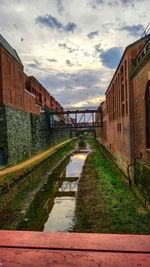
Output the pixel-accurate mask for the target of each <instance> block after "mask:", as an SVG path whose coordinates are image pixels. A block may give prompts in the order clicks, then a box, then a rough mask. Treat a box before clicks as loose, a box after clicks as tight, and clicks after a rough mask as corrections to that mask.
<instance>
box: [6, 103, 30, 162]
mask: <svg viewBox="0 0 150 267" xmlns="http://www.w3.org/2000/svg"><path fill="white" fill-rule="evenodd" d="M6 118H7V142H8V164H9V165H12V164H15V163H16V162H19V161H21V160H23V159H26V158H28V157H29V156H30V155H31V146H32V136H31V122H30V113H27V112H25V111H22V110H18V109H15V108H10V107H6Z"/></svg>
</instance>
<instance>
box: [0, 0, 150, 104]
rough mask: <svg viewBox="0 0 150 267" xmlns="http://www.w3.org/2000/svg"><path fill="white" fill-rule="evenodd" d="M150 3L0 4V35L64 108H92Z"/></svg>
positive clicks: (0, 0) (33, 0)
mask: <svg viewBox="0 0 150 267" xmlns="http://www.w3.org/2000/svg"><path fill="white" fill-rule="evenodd" d="M148 22H149V0H112V1H111V0H0V33H1V34H2V35H3V37H4V38H5V39H7V41H8V42H9V43H10V44H11V45H12V46H13V47H14V48H15V49H16V51H17V52H18V54H19V56H20V58H21V60H22V63H23V65H24V70H25V72H26V73H27V74H28V75H33V76H35V77H36V78H37V79H38V80H39V81H40V82H41V83H42V84H43V85H44V86H45V87H46V88H47V90H48V91H49V92H50V93H51V94H52V95H53V96H54V97H55V98H56V99H57V100H58V101H59V102H60V103H61V104H62V105H63V106H87V105H89V106H97V105H98V104H99V103H100V101H102V100H103V99H104V93H105V90H106V89H107V86H108V85H109V82H110V80H111V78H112V75H113V73H114V71H115V68H116V66H117V65H118V62H119V60H120V58H121V55H122V53H123V51H124V49H125V47H126V46H127V45H128V44H130V43H131V42H134V41H135V40H137V39H138V38H140V36H141V35H142V33H143V31H144V28H145V27H146V26H147V24H148Z"/></svg>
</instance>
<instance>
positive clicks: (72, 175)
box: [43, 153, 87, 232]
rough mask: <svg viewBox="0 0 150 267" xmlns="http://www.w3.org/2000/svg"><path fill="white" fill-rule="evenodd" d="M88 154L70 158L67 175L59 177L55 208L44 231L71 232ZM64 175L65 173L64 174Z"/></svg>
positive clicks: (77, 154) (78, 154)
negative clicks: (77, 193)
mask: <svg viewBox="0 0 150 267" xmlns="http://www.w3.org/2000/svg"><path fill="white" fill-rule="evenodd" d="M86 157H87V153H76V154H74V155H73V156H71V157H70V161H69V164H68V165H67V166H66V174H65V175H63V176H62V174H61V176H60V177H59V180H60V181H61V185H60V187H59V188H58V191H57V192H56V193H55V197H54V204H53V208H52V210H51V212H50V214H49V217H48V220H47V222H46V223H45V224H44V229H43V231H59V232H61V231H63V232H64V231H71V229H72V226H73V218H74V213H75V203H76V192H77V187H78V181H79V179H80V175H81V171H82V168H83V165H84V162H85V159H86ZM63 174H64V172H63Z"/></svg>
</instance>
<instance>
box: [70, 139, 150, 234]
mask: <svg viewBox="0 0 150 267" xmlns="http://www.w3.org/2000/svg"><path fill="white" fill-rule="evenodd" d="M88 142H89V143H90V145H91V147H92V150H93V153H92V154H90V155H89V157H88V159H87V160H86V163H85V166H84V168H83V173H82V177H81V180H80V182H79V189H78V197H77V206H76V219H75V227H74V230H75V231H78V232H98V233H100V232H101V233H134V234H135V233H136V234H150V214H149V213H148V211H147V210H145V208H144V207H143V206H142V204H141V203H140V201H139V200H138V199H137V197H136V196H135V195H134V193H133V191H132V190H131V189H130V188H129V187H128V186H127V184H126V183H125V182H124V180H123V179H122V178H121V176H122V174H121V173H120V171H119V170H118V169H117V167H116V166H115V165H114V164H113V162H112V161H111V160H110V159H109V158H108V157H107V156H106V155H105V154H104V152H103V149H102V148H101V147H100V145H99V144H98V143H97V142H96V140H94V139H89V140H88Z"/></svg>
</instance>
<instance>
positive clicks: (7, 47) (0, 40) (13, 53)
mask: <svg viewBox="0 0 150 267" xmlns="http://www.w3.org/2000/svg"><path fill="white" fill-rule="evenodd" d="M0 46H2V47H3V48H4V49H5V50H6V51H7V52H8V53H9V54H10V55H11V56H12V57H13V58H14V59H15V60H16V61H17V62H18V63H19V64H21V65H22V62H21V60H20V58H19V56H18V54H17V52H16V50H15V49H13V47H12V46H11V45H10V44H9V43H8V42H7V41H6V40H5V39H4V37H3V36H2V35H1V34H0Z"/></svg>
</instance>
